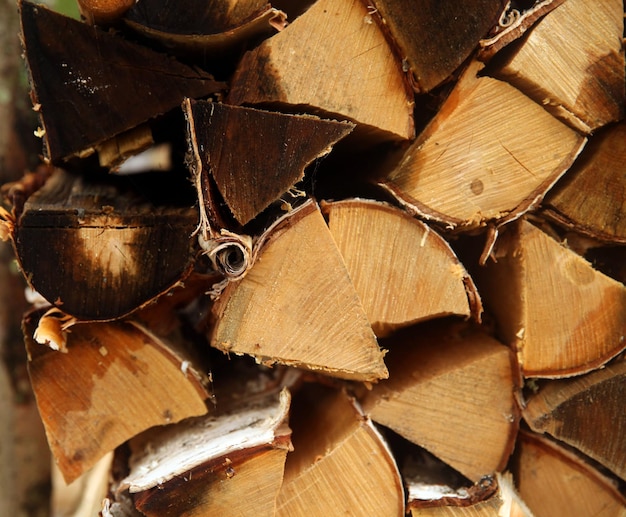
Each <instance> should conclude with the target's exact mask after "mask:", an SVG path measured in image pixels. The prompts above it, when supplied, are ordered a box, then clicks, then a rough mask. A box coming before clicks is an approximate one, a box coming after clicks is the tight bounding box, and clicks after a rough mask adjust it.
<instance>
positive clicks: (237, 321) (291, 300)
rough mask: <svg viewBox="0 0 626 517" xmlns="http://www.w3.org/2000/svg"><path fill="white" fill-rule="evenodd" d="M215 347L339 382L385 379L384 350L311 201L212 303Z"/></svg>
mask: <svg viewBox="0 0 626 517" xmlns="http://www.w3.org/2000/svg"><path fill="white" fill-rule="evenodd" d="M213 313H214V316H215V320H216V321H215V324H214V326H213V328H212V329H210V333H211V343H212V345H213V346H214V347H216V348H219V349H220V350H222V351H224V352H227V353H234V354H248V355H251V356H253V357H255V358H256V359H257V361H259V362H261V363H266V364H272V363H282V364H288V365H291V366H298V367H301V368H306V369H309V370H313V371H320V372H324V373H327V374H329V375H333V376H337V377H342V378H346V379H354V380H365V381H375V380H378V379H381V378H385V377H387V368H386V367H385V364H384V362H383V355H384V354H383V352H382V351H381V350H380V348H379V347H378V343H377V341H376V337H375V335H374V332H373V331H372V328H371V326H370V324H369V322H368V320H367V316H366V314H365V311H364V310H363V306H362V305H361V302H360V300H359V298H358V295H357V293H356V291H355V289H354V286H353V284H352V282H351V281H350V277H349V275H348V271H347V270H346V266H345V263H344V262H343V258H342V257H341V254H340V253H339V250H338V249H337V246H336V244H335V242H334V240H333V238H332V235H331V234H330V231H329V229H328V227H327V226H326V223H325V221H324V218H323V217H322V214H321V212H320V210H319V208H318V207H317V205H316V204H314V203H312V202H309V203H306V204H305V205H303V206H302V207H301V208H299V209H297V210H294V211H293V212H292V213H291V214H290V215H288V216H286V217H285V218H284V220H283V221H282V224H280V225H279V226H278V227H275V228H274V230H273V231H271V232H269V235H268V236H267V239H266V242H265V243H264V244H262V245H260V251H259V252H258V257H257V258H256V261H255V263H254V264H253V266H252V267H251V268H250V270H249V271H248V273H247V274H246V275H245V277H244V278H243V279H242V280H240V281H237V282H231V283H230V284H229V285H228V286H227V287H226V289H225V290H224V292H223V293H222V295H221V296H220V298H219V299H218V300H217V302H216V304H215V306H214V308H213Z"/></svg>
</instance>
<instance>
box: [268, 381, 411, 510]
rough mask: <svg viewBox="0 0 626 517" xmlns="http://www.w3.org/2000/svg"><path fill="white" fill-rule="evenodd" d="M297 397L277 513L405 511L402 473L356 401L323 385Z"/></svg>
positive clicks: (307, 388)
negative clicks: (290, 447) (289, 448)
mask: <svg viewBox="0 0 626 517" xmlns="http://www.w3.org/2000/svg"><path fill="white" fill-rule="evenodd" d="M298 396H299V398H296V399H294V409H293V411H294V414H293V416H292V418H291V425H292V428H293V444H294V452H292V453H291V454H289V456H288V457H287V463H286V465H285V479H284V481H283V485H282V487H281V489H280V493H279V495H278V500H277V509H276V516H277V517H287V516H292V515H311V516H320V517H322V516H328V515H389V516H394V515H395V516H397V517H402V516H403V515H404V493H403V490H402V482H401V479H400V473H399V472H398V468H397V466H396V463H395V461H394V459H393V456H392V455H391V451H390V450H389V448H388V446H387V444H386V442H385V440H384V439H383V437H382V436H381V435H380V433H379V432H378V431H377V429H376V428H375V427H374V425H373V424H372V422H371V420H369V418H367V417H366V416H365V415H364V414H363V413H362V411H361V410H360V409H359V407H358V405H356V404H355V402H354V400H353V399H351V398H349V397H348V396H347V395H346V394H345V393H343V392H341V391H336V390H332V389H329V388H325V387H322V386H309V387H304V388H303V392H301V393H299V394H298Z"/></svg>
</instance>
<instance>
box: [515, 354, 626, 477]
mask: <svg viewBox="0 0 626 517" xmlns="http://www.w3.org/2000/svg"><path fill="white" fill-rule="evenodd" d="M625 391H626V362H624V361H618V362H615V363H613V364H609V365H608V366H607V367H606V368H603V369H601V370H597V371H595V372H592V373H589V374H587V375H584V376H578V377H574V378H572V379H562V380H558V381H550V382H549V383H548V384H546V385H545V386H542V387H541V388H540V389H539V392H538V393H536V394H535V395H533V396H532V398H531V399H530V400H529V401H528V405H527V406H526V408H525V409H524V411H523V415H524V420H526V422H528V424H529V425H530V427H531V429H532V430H533V431H535V432H538V433H549V434H551V435H552V436H554V437H555V438H557V439H558V440H560V441H562V442H564V443H567V444H568V445H572V446H574V447H576V448H577V449H578V450H580V451H582V452H583V453H585V454H586V455H587V456H589V457H591V458H593V459H595V460H596V461H599V462H600V463H601V464H602V465H604V466H605V467H607V468H609V469H611V470H612V471H613V472H614V473H615V474H617V475H618V476H620V477H621V478H622V479H624V480H626V441H625V440H626V438H625V437H626V432H625V426H626V423H625V422H624V408H623V401H624V395H625Z"/></svg>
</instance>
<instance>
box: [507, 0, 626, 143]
mask: <svg viewBox="0 0 626 517" xmlns="http://www.w3.org/2000/svg"><path fill="white" fill-rule="evenodd" d="M623 34H624V5H623V2H622V1H621V0H602V1H598V2H594V3H593V4H590V3H589V2H587V1H585V0H568V1H567V2H564V3H563V4H562V5H560V6H559V7H557V8H556V9H554V10H553V11H552V12H550V13H549V14H547V15H546V16H545V17H544V18H543V19H542V20H541V21H540V22H539V23H537V25H536V26H535V27H534V28H533V29H532V30H531V31H529V33H528V35H527V36H526V38H525V39H524V41H523V45H518V46H516V48H515V49H513V50H512V52H511V54H510V55H509V56H508V57H507V58H506V60H505V63H504V64H503V65H502V66H501V67H499V69H498V71H497V72H496V74H497V76H498V77H501V78H503V79H505V80H507V81H509V82H510V83H511V84H513V85H514V86H516V87H517V88H519V89H520V90H521V91H523V92H524V93H526V94H527V95H528V96H530V97H532V98H533V99H535V100H536V101H537V102H538V103H540V104H542V105H544V106H545V108H546V109H547V110H548V111H550V112H551V113H553V114H554V115H555V116H557V117H559V118H561V119H563V120H564V121H565V122H567V123H568V124H570V125H571V126H572V127H573V128H575V129H577V130H579V131H581V132H583V133H591V132H593V131H594V130H596V129H598V128H599V127H602V126H604V125H606V124H608V123H609V122H615V121H617V120H621V119H622V118H623V116H624V100H625V97H626V95H625V92H624V50H623V44H622V38H623ZM546 49H550V51H549V52H546Z"/></svg>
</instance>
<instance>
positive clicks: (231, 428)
mask: <svg viewBox="0 0 626 517" xmlns="http://www.w3.org/2000/svg"><path fill="white" fill-rule="evenodd" d="M239 395H240V396H239V401H238V403H237V404H234V405H232V404H231V405H229V404H225V405H222V407H221V414H217V415H211V416H208V417H200V418H196V419H189V420H186V421H185V422H181V423H180V424H178V425H175V426H168V427H166V428H163V429H155V430H153V431H151V432H148V433H145V434H144V435H142V436H139V437H138V438H136V439H135V440H133V441H132V442H131V448H132V450H133V453H132V456H131V459H130V464H131V472H130V474H129V475H128V476H127V477H126V478H125V479H124V480H122V482H121V484H120V490H123V489H129V490H130V493H131V494H132V496H133V498H134V500H135V505H136V507H137V508H138V509H139V510H140V511H141V512H142V514H143V515H147V516H150V517H162V516H171V517H178V516H180V515H186V516H188V517H201V516H206V515H242V516H243V515H258V516H260V517H265V516H268V517H271V516H273V515H275V511H276V498H277V496H278V492H279V489H280V486H281V483H282V480H283V471H284V466H285V458H286V456H287V451H288V450H290V449H291V442H290V434H291V429H290V428H289V426H288V425H287V421H288V413H289V404H290V395H289V392H288V391H287V390H283V391H282V392H281V393H280V394H279V393H270V394H265V395H264V396H258V395H257V396H256V397H254V396H250V394H246V393H239Z"/></svg>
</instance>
